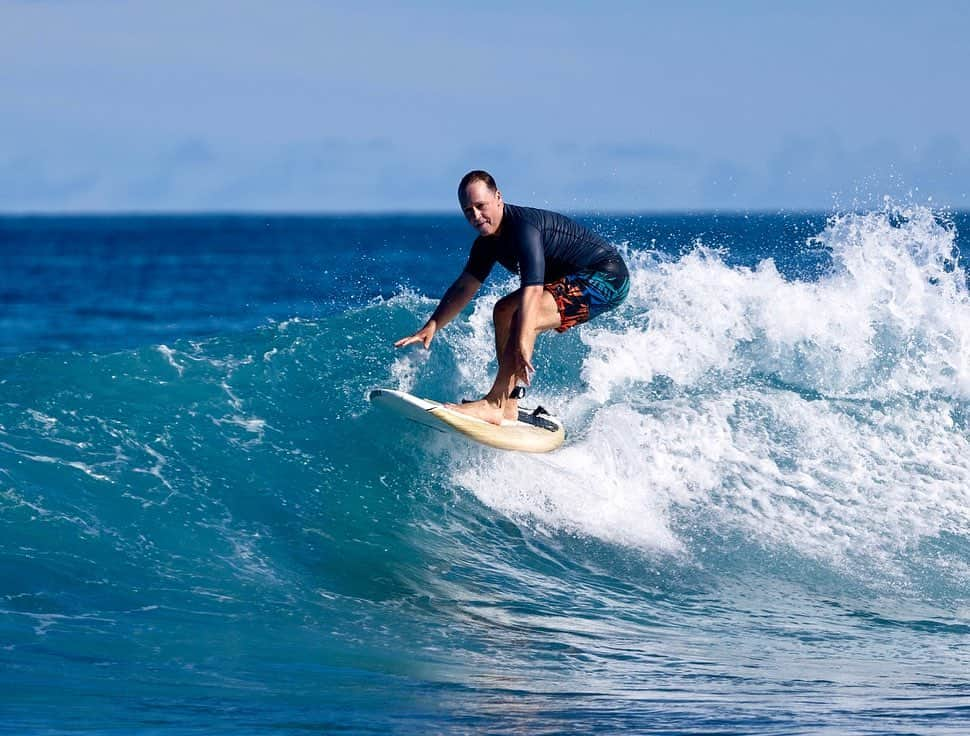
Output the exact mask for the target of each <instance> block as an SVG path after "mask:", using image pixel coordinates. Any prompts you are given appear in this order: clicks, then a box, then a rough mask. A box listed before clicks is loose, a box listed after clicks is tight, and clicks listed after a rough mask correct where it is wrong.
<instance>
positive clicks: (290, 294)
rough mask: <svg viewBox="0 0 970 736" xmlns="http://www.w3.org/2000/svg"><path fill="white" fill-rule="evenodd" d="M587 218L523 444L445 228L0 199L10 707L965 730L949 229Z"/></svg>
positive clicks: (964, 610) (368, 722) (91, 724)
mask: <svg viewBox="0 0 970 736" xmlns="http://www.w3.org/2000/svg"><path fill="white" fill-rule="evenodd" d="M582 219H583V220H584V221H585V222H586V223H587V224H589V225H590V226H592V227H594V228H595V229H596V230H598V231H599V232H601V233H602V234H603V235H605V236H606V237H607V238H609V239H610V240H611V241H613V242H616V243H618V244H620V245H621V247H622V248H623V249H624V252H625V253H626V254H627V256H628V260H629V262H630V264H631V272H632V274H633V286H632V289H631V293H630V297H629V299H628V300H627V302H626V303H625V304H624V305H623V306H622V307H621V308H620V309H618V310H616V311H615V312H613V313H610V314H608V315H606V316H604V317H603V318H601V319H599V320H596V321H594V322H593V323H591V324H589V325H585V326H583V327H581V328H579V329H577V330H572V331H570V332H568V333H566V334H564V335H561V336H560V335H549V336H544V337H543V338H541V340H540V342H539V346H538V349H537V355H536V364H537V368H538V374H537V378H536V385H535V392H536V396H535V399H536V400H538V401H539V402H540V403H542V404H543V405H545V406H547V407H548V408H550V409H552V410H554V411H555V412H556V413H558V414H559V415H560V416H561V417H562V418H563V419H564V420H565V422H566V426H567V441H566V445H565V446H564V447H563V448H562V449H561V450H560V451H558V452H556V453H552V454H550V455H544V456H531V455H519V454H514V453H502V452H498V451H492V450H487V449H484V448H480V447H477V446H471V445H469V444H467V443H464V442H462V441H460V440H457V439H454V438H444V437H441V436H438V435H434V436H432V435H429V434H427V433H425V432H424V430H423V429H419V428H415V427H414V426H413V425H404V426H402V425H401V424H398V423H396V421H397V420H395V419H394V418H393V417H390V416H386V415H382V414H380V413H379V412H378V410H375V409H373V408H371V407H370V406H369V405H368V403H367V401H366V393H367V391H368V390H369V389H370V388H372V387H375V386H390V387H400V388H405V389H407V390H412V391H414V392H415V393H418V394H422V395H428V396H431V397H434V398H443V399H453V398H456V397H459V396H470V395H474V394H476V393H481V392H482V391H483V390H484V388H486V387H487V385H488V383H489V379H490V374H491V371H493V370H494V361H492V356H491V351H492V347H491V341H492V335H491V331H490V326H489V317H490V309H491V305H492V304H493V303H494V301H495V299H497V298H498V296H500V295H501V294H502V293H505V291H506V290H508V289H510V288H513V287H514V279H513V278H512V277H509V276H507V275H504V274H500V273H499V272H498V271H499V270H500V269H496V272H495V273H494V274H493V277H492V280H491V281H490V282H489V284H487V285H486V287H485V289H484V290H483V293H482V295H480V297H479V298H478V300H477V301H476V302H475V303H474V305H473V307H472V308H470V309H469V310H467V311H466V312H465V314H463V315H462V316H461V317H460V318H459V319H458V320H456V321H455V322H454V323H453V324H451V325H449V327H448V328H447V329H446V330H445V331H444V332H442V333H441V334H440V335H439V337H438V339H437V340H436V342H435V344H434V345H433V347H432V350H431V351H429V352H425V351H423V350H420V349H415V350H406V351H395V350H394V349H393V347H392V342H393V341H394V340H395V339H397V338H399V337H402V336H404V335H407V334H409V333H410V332H412V331H413V330H414V329H416V328H417V327H418V326H419V325H420V324H421V323H422V322H423V321H424V319H425V318H426V317H427V315H428V314H429V313H430V311H431V309H433V307H434V304H435V301H436V299H437V297H438V296H439V295H440V294H441V293H442V292H443V291H444V289H445V288H446V287H447V285H448V284H449V283H450V281H451V279H452V278H453V277H454V276H456V275H457V273H458V271H460V269H461V266H462V265H463V263H464V258H465V255H466V252H467V248H468V246H469V244H470V242H471V239H472V236H473V234H474V233H473V232H472V231H471V230H470V229H469V228H468V226H467V224H465V223H464V222H463V220H462V219H461V218H460V216H459V215H454V216H422V217H393V216H381V217H378V216H374V217H319V218H318V217H277V216H273V217H262V216H245V217H201V216H200V217H104V218H94V217H91V218H87V217H83V218H34V217H28V218H13V217H6V218H0V273H2V274H3V276H2V278H0V304H2V305H3V309H2V312H0V732H3V733H17V734H22V733H44V734H59V733H77V732H85V733H98V734H100V733H105V734H108V733H165V734H171V733H175V734H207V733H229V732H231V733H255V732H260V733H305V732H308V731H310V732H312V731H322V732H331V731H335V732H348V733H387V732H393V733H415V734H417V733H421V734H424V733H456V734H461V733H483V732H488V733H528V734H534V733H540V734H541V733H577V732H579V733H591V732H604V733H616V732H622V731H626V732H631V733H685V734H686V733H693V734H701V733H703V734H739V733H745V734H799V733H813V734H814V733H831V734H843V733H873V734H884V733H900V734H902V733H934V734H936V733H940V734H965V733H968V732H970V683H968V674H967V673H968V672H970V595H968V592H967V591H968V583H970V295H968V292H967V281H966V274H965V272H964V270H963V268H964V265H963V261H962V259H961V258H960V256H959V250H960V247H961V245H966V240H965V238H966V237H967V233H968V232H970V217H968V216H967V215H965V214H956V215H954V214H939V213H933V212H931V211H929V210H927V209H925V208H920V207H914V208H910V209H890V208H887V210H885V211H878V212H869V213H856V214H845V215H840V216H827V215H824V214H785V215H744V214H737V215H733V214H731V215H718V216H715V215H669V216H628V217H624V216H610V217H586V218H582ZM964 251H966V248H964Z"/></svg>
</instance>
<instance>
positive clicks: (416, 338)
mask: <svg viewBox="0 0 970 736" xmlns="http://www.w3.org/2000/svg"><path fill="white" fill-rule="evenodd" d="M481 286H482V282H481V281H479V280H478V279H477V278H475V277H474V276H472V275H471V274H470V273H468V271H463V272H462V274H461V276H459V277H458V278H457V279H455V282H454V283H453V284H452V285H451V286H449V287H448V290H447V291H446V292H445V295H444V296H443V297H441V301H440V302H439V303H438V306H437V308H436V309H435V310H434V314H432V315H431V318H430V319H429V320H428V321H427V322H426V323H425V325H424V327H422V328H421V329H420V330H418V331H417V332H415V333H414V334H413V335H411V336H409V337H404V338H402V339H400V340H398V341H397V342H396V343H394V347H396V348H403V347H404V346H405V345H411V344H412V343H416V342H421V343H424V347H425V348H427V347H429V346H430V345H431V340H432V339H434V336H435V333H436V332H437V331H438V330H440V329H441V328H442V327H444V326H445V325H446V324H448V323H449V322H451V320H453V319H454V318H455V317H456V316H458V314H460V313H461V310H463V309H464V308H465V307H466V306H468V302H470V301H471V300H472V297H473V296H475V294H476V292H477V291H478V290H479V289H480V288H481Z"/></svg>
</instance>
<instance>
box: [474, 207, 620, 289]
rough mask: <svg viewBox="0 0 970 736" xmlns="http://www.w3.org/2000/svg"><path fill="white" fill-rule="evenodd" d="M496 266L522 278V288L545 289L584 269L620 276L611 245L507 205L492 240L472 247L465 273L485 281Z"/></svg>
mask: <svg viewBox="0 0 970 736" xmlns="http://www.w3.org/2000/svg"><path fill="white" fill-rule="evenodd" d="M496 261H498V262H499V263H501V264H502V265H503V266H505V268H507V269H508V270H509V271H511V272H512V273H517V274H519V276H520V277H521V278H522V286H533V285H535V284H549V283H552V282H553V281H556V280H557V279H561V278H562V277H563V276H566V275H568V274H571V273H576V272H577V271H583V270H586V269H593V270H603V271H609V272H611V273H612V272H615V271H617V270H618V268H619V267H622V270H623V271H624V272H625V271H626V267H625V266H624V265H623V259H622V258H621V257H620V254H619V252H618V251H617V250H616V248H614V247H613V246H612V245H610V244H609V243H607V242H606V241H605V240H603V238H601V237H600V236H599V235H597V234H596V233H594V232H592V231H591V230H588V229H587V228H585V227H583V226H582V225H580V224H578V223H576V222H573V221H572V220H570V219H569V218H568V217H566V216H565V215H560V214H558V213H556V212H549V211H548V210H538V209H534V208H532V207H519V206H518V205H514V204H506V205H505V210H504V212H503V214H502V222H501V224H500V225H499V229H498V232H497V233H495V234H494V235H488V236H482V235H480V236H479V237H477V238H476V239H475V242H474V243H473V244H472V250H471V253H470V254H469V256H468V263H466V264H465V271H467V272H468V273H470V274H471V275H472V276H474V277H475V278H476V279H478V280H479V281H485V279H487V278H488V274H489V273H491V271H492V266H494V265H495V262H496Z"/></svg>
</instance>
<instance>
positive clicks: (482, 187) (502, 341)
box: [394, 171, 630, 424]
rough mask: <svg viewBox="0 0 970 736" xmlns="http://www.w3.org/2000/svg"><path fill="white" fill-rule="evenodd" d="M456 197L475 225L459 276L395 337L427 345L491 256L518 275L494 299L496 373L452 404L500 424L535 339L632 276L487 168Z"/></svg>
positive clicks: (620, 294) (615, 300) (589, 237)
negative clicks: (522, 201)
mask: <svg viewBox="0 0 970 736" xmlns="http://www.w3.org/2000/svg"><path fill="white" fill-rule="evenodd" d="M458 201H459V203H460V204H461V209H462V212H463V213H464V215H465V219H466V220H468V222H469V224H470V225H471V226H472V227H473V228H475V230H477V231H478V237H477V238H476V239H475V242H474V243H473V244H472V248H471V253H470V254H469V256H468V261H467V263H466V264H465V268H464V269H463V270H462V272H461V275H459V276H458V278H457V279H456V280H455V282H454V283H453V284H452V285H451V286H449V287H448V290H447V291H446V292H445V294H444V296H443V297H441V301H440V302H439V304H438V306H437V308H436V309H435V310H434V313H433V314H432V315H431V317H430V319H428V321H427V322H426V323H425V325H424V326H423V327H422V328H421V329H420V330H418V331H417V332H415V333H414V334H413V335H410V336H409V337H405V338H402V339H400V340H398V341H397V342H395V343H394V345H395V347H399V348H400V347H404V346H405V345H411V344H413V343H417V342H420V343H422V344H423V345H424V347H425V348H428V347H430V345H431V341H432V340H433V339H434V336H435V334H437V332H438V330H440V329H441V328H443V327H444V326H445V325H446V324H448V323H449V322H450V321H451V320H452V319H454V318H455V317H456V316H457V315H458V314H459V313H460V312H461V311H462V310H463V309H464V308H465V307H466V306H467V305H468V303H469V302H470V301H471V300H472V297H474V296H475V294H476V293H477V292H478V290H479V288H481V285H482V283H483V282H484V281H485V279H486V278H488V275H489V273H491V270H492V266H494V265H495V263H496V262H498V263H500V264H502V266H504V267H505V268H507V269H508V270H509V271H511V272H512V273H518V274H519V277H520V279H521V285H520V288H518V289H517V290H515V291H513V292H512V293H511V294H507V295H506V296H504V297H502V298H501V299H499V300H498V302H497V303H496V305H495V309H494V312H493V323H494V325H495V352H496V355H497V357H498V373H497V375H496V376H495V382H494V383H493V384H492V388H491V390H489V392H488V393H487V394H486V395H485V397H484V398H482V399H479V400H478V401H470V402H466V403H462V404H448V405H447V406H448V407H449V408H450V409H453V410H455V411H460V412H463V413H465V414H470V415H471V416H475V417H478V418H480V419H484V420H486V421H488V422H491V423H493V424H501V423H502V420H503V419H510V420H515V419H517V418H518V399H519V398H520V397H521V396H522V394H523V390H522V389H520V388H518V387H517V385H518V384H519V383H520V382H521V383H522V384H525V385H529V384H530V383H531V380H532V374H533V373H534V372H535V368H533V366H532V351H533V348H534V346H535V340H536V337H537V336H538V335H539V333H542V332H545V331H547V330H556V331H557V332H565V331H566V330H568V329H569V328H570V327H574V326H576V325H578V324H582V323H583V322H586V321H588V320H590V319H592V318H593V317H596V316H597V315H599V314H602V313H603V312H605V311H607V310H610V309H613V308H615V307H617V306H618V305H619V304H620V303H621V302H622V301H623V300H624V299H625V298H626V295H627V292H628V291H629V288H630V279H629V274H628V272H627V267H626V264H625V263H624V262H623V258H622V257H621V256H620V254H619V252H618V251H617V250H616V248H614V247H613V246H612V245H610V244H609V243H607V242H606V241H605V240H604V239H603V238H601V237H600V236H598V235H596V234H595V233H593V232H592V231H590V230H588V229H587V228H585V227H583V226H582V225H580V224H578V223H576V222H574V221H573V220H570V219H569V218H568V217H565V216H564V215H560V214H558V213H556V212H550V211H548V210H540V209H534V208H532V207H520V206H518V205H514V204H510V203H507V202H505V201H504V200H503V199H502V193H501V192H500V191H499V189H498V187H497V186H496V184H495V179H493V178H492V176H491V174H489V173H488V172H486V171H470V172H468V173H467V174H465V176H464V177H463V178H462V180H461V183H459V185H458Z"/></svg>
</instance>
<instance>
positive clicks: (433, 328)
mask: <svg viewBox="0 0 970 736" xmlns="http://www.w3.org/2000/svg"><path fill="white" fill-rule="evenodd" d="M437 331H438V325H437V324H436V323H435V321H434V320H429V321H428V323H427V324H426V325H425V326H424V327H422V328H421V329H420V330H418V331H417V332H415V333H414V334H413V335H411V336H410V337H403V338H401V339H400V340H398V341H397V342H396V343H394V347H396V348H403V347H404V346H405V345H411V344H413V343H416V342H420V343H424V349H425V350H427V349H428V348H429V347H430V346H431V341H432V340H433V339H434V334H435V333H436V332H437Z"/></svg>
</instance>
